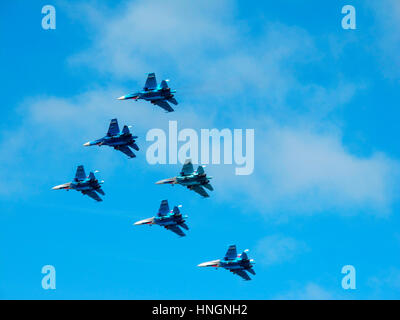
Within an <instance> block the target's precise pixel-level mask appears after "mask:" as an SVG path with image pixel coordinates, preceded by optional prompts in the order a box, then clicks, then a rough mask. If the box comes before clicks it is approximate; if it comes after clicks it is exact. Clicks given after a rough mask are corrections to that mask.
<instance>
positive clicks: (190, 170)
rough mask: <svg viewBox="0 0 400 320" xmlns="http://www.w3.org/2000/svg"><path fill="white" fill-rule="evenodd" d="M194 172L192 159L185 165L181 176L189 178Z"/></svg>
mask: <svg viewBox="0 0 400 320" xmlns="http://www.w3.org/2000/svg"><path fill="white" fill-rule="evenodd" d="M193 171H194V169H193V164H192V160H191V159H187V160H186V161H185V163H184V164H183V167H182V170H181V176H188V175H189V174H192V173H193Z"/></svg>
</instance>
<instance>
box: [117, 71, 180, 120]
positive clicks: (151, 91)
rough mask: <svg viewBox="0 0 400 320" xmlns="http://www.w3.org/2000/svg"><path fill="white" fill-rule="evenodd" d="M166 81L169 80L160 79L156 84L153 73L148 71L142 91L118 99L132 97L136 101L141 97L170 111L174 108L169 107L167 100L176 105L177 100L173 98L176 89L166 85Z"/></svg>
mask: <svg viewBox="0 0 400 320" xmlns="http://www.w3.org/2000/svg"><path fill="white" fill-rule="evenodd" d="M167 81H169V80H163V81H161V84H160V85H159V86H158V85H157V80H156V75H155V73H149V74H148V76H147V80H146V84H145V85H144V88H143V90H142V91H139V92H136V93H131V94H128V95H126V96H122V97H119V98H118V100H127V99H134V100H136V101H138V100H140V99H143V100H146V101H150V102H151V103H152V104H155V105H157V106H159V107H161V108H163V109H164V110H165V111H167V112H172V111H174V109H172V108H171V106H170V105H169V103H168V102H170V103H172V104H174V105H177V104H178V101H176V99H175V98H174V93H176V91H175V90H171V88H169V87H168V84H167Z"/></svg>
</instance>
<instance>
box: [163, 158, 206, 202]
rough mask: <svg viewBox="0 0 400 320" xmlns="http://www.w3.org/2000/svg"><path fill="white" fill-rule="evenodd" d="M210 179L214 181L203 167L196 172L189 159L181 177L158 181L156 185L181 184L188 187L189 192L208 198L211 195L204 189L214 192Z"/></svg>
mask: <svg viewBox="0 0 400 320" xmlns="http://www.w3.org/2000/svg"><path fill="white" fill-rule="evenodd" d="M210 179H212V177H209V176H207V175H206V173H205V172H204V167H203V166H199V167H198V168H197V170H196V171H194V169H193V164H192V160H191V159H187V160H186V161H185V164H184V165H183V167H182V171H181V172H180V174H179V176H176V177H173V178H168V179H164V180H160V181H157V182H156V184H171V185H174V184H180V185H182V186H185V187H187V188H188V189H189V190H193V191H195V192H197V193H198V194H200V195H201V196H203V197H204V198H208V197H209V195H208V193H207V192H206V191H205V190H204V189H203V187H204V188H206V189H208V190H210V191H213V190H214V188H213V187H212V186H211V184H210Z"/></svg>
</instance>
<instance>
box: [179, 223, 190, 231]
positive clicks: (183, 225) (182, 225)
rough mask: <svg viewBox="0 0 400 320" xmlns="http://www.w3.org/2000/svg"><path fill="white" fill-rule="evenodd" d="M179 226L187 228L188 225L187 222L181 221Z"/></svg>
mask: <svg viewBox="0 0 400 320" xmlns="http://www.w3.org/2000/svg"><path fill="white" fill-rule="evenodd" d="M180 226H181V227H182V228H183V229H186V230H189V227H188V226H187V224H186V223H184V222H182V223H181V224H180Z"/></svg>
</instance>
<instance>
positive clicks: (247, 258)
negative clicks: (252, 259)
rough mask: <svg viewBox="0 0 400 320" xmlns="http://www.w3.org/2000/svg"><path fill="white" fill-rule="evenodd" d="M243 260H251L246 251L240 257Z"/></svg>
mask: <svg viewBox="0 0 400 320" xmlns="http://www.w3.org/2000/svg"><path fill="white" fill-rule="evenodd" d="M240 257H241V258H242V259H243V260H249V256H248V255H247V253H246V251H243V253H242V254H241V256H240Z"/></svg>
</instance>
